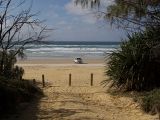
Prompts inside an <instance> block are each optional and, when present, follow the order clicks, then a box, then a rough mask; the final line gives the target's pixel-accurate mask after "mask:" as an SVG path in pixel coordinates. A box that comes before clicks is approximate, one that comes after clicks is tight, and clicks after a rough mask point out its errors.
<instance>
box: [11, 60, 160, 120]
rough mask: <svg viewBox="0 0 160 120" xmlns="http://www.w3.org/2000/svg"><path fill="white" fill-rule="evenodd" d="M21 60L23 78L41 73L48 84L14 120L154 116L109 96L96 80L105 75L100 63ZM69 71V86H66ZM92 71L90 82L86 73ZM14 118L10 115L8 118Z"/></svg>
mask: <svg viewBox="0 0 160 120" xmlns="http://www.w3.org/2000/svg"><path fill="white" fill-rule="evenodd" d="M57 62H58V63H56V62H55V61H51V60H48V61H47V60H45V61H43V60H39V61H38V60H37V61H36V60H35V61H33V62H32V61H23V62H22V61H21V62H19V63H18V64H19V65H20V66H22V67H23V68H24V69H25V76H24V78H27V79H36V80H37V81H41V79H42V78H41V75H42V74H44V75H45V80H46V82H48V83H50V85H49V86H47V87H45V88H43V90H44V93H45V97H43V98H42V99H40V101H36V102H33V103H32V104H31V105H29V107H27V108H26V109H25V111H24V112H22V113H20V114H18V115H16V117H15V120H156V119H157V116H151V115H147V114H145V113H143V112H142V111H141V110H140V107H139V105H138V104H137V103H135V102H134V101H133V100H132V99H131V98H129V97H122V96H112V95H110V94H109V93H107V92H106V91H107V88H103V87H102V86H101V85H100V82H101V81H102V80H104V79H106V77H105V75H104V70H105V67H104V63H103V62H102V61H96V62H94V61H89V62H88V64H80V65H76V64H73V63H72V62H69V61H68V62H67V63H66V62H65V61H63V60H62V61H61V60H58V61H57ZM69 73H71V74H72V86H71V87H69V85H68V79H69ZM91 73H93V75H94V77H93V80H94V82H93V86H90V74H91ZM12 119H14V118H12Z"/></svg>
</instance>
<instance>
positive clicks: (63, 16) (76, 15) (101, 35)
mask: <svg viewBox="0 0 160 120" xmlns="http://www.w3.org/2000/svg"><path fill="white" fill-rule="evenodd" d="M103 1H104V2H106V4H110V2H109V0H103ZM32 9H33V11H40V15H39V17H40V19H45V20H46V23H45V24H47V25H48V26H49V27H50V28H55V29H56V30H55V31H54V32H53V34H52V35H51V37H50V39H51V40H54V41H120V40H121V38H122V37H123V36H124V33H123V32H122V31H121V30H117V29H115V28H112V27H111V26H110V24H109V23H105V22H104V20H102V19H101V20H98V19H97V18H96V17H95V15H94V14H91V11H89V10H86V9H82V8H81V7H80V6H75V4H74V3H73V1H72V0H33V7H32Z"/></svg>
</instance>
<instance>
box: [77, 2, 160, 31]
mask: <svg viewBox="0 0 160 120" xmlns="http://www.w3.org/2000/svg"><path fill="white" fill-rule="evenodd" d="M100 1H101V0H76V1H75V2H76V4H81V5H82V6H83V7H88V4H94V5H91V7H92V6H95V5H97V6H98V7H100V4H99V3H100ZM92 8H93V7H92ZM97 13H98V14H99V13H100V14H103V16H104V18H105V19H107V20H110V22H111V24H115V25H117V26H118V27H121V28H125V29H127V30H133V31H135V30H144V28H146V27H150V26H152V27H157V26H160V1H159V0H114V3H113V4H112V5H109V6H107V5H106V11H101V10H98V11H97Z"/></svg>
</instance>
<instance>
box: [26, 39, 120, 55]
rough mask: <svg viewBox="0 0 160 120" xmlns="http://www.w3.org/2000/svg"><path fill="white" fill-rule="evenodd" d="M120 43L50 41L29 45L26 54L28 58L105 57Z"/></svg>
mask: <svg viewBox="0 0 160 120" xmlns="http://www.w3.org/2000/svg"><path fill="white" fill-rule="evenodd" d="M119 45H120V42H87V41H85V42H77V41H48V42H44V43H41V44H29V45H27V46H26V50H25V54H26V56H27V57H28V58H75V57H83V58H84V57H85V58H104V56H106V55H107V54H110V53H112V52H113V51H114V50H116V49H117V48H119Z"/></svg>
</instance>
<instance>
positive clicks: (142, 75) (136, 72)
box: [103, 28, 160, 91]
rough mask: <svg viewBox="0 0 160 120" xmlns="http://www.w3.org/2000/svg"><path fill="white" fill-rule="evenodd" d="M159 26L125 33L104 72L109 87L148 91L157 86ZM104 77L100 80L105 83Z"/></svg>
mask: <svg viewBox="0 0 160 120" xmlns="http://www.w3.org/2000/svg"><path fill="white" fill-rule="evenodd" d="M159 32H160V29H158V28H157V29H155V28H152V29H148V30H146V31H145V32H143V33H133V34H132V35H128V40H126V41H125V42H123V43H122V44H121V46H120V49H118V50H117V51H115V52H113V53H112V54H110V57H109V62H108V67H107V70H106V74H107V75H108V76H110V79H111V80H112V81H113V86H116V87H117V88H121V89H126V90H137V91H142V90H151V89H154V88H158V87H160V81H159V77H160V63H159V61H160V54H158V51H159V44H160V41H159V39H160V36H159ZM107 83H108V80H106V81H103V84H107Z"/></svg>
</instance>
